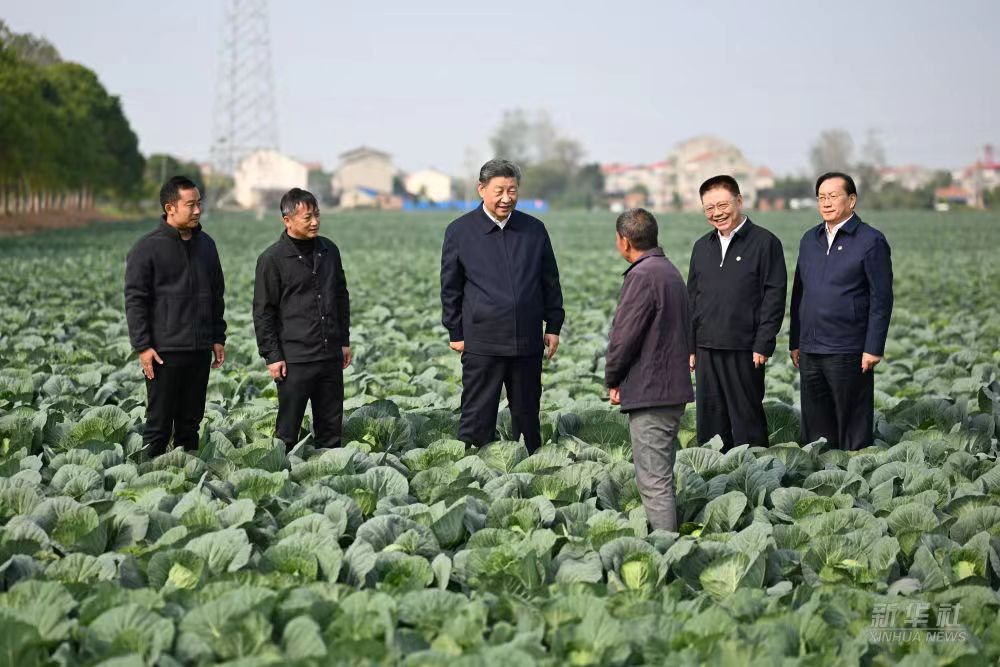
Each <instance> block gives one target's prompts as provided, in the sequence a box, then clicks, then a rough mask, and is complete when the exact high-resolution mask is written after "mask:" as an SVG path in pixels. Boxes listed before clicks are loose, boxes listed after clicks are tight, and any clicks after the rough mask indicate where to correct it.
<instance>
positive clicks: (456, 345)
mask: <svg viewBox="0 0 1000 667" xmlns="http://www.w3.org/2000/svg"><path fill="white" fill-rule="evenodd" d="M448 347H450V348H451V349H453V350H455V351H456V352H459V353H461V352H465V341H464V340H453V341H451V342H450V343H448Z"/></svg>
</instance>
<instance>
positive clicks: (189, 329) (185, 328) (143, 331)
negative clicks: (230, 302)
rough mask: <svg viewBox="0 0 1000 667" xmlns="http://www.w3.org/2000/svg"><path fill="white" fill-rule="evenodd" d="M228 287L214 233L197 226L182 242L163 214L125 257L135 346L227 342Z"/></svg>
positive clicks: (160, 348) (206, 346)
mask: <svg viewBox="0 0 1000 667" xmlns="http://www.w3.org/2000/svg"><path fill="white" fill-rule="evenodd" d="M225 291H226V284H225V280H224V279H223V277H222V265H221V264H220V262H219V253H218V251H217V250H216V248H215V241H213V240H212V237H211V236H209V235H208V234H206V233H205V232H203V231H202V229H201V225H198V227H197V228H196V229H195V230H194V231H193V232H192V233H191V240H190V241H187V242H185V241H182V240H181V236H180V234H179V233H178V232H177V230H176V229H174V228H173V227H171V226H170V225H168V224H167V221H166V216H163V217H162V218H161V220H160V224H159V225H158V226H157V227H156V229H154V230H153V231H151V232H149V233H148V234H146V235H145V236H143V237H142V238H141V239H139V240H138V241H136V243H135V245H133V246H132V249H131V250H129V252H128V256H127V257H126V259H125V320H126V321H127V322H128V336H129V342H131V344H132V348H133V349H134V350H135V351H137V352H142V351H143V350H146V349H148V348H150V347H152V348H155V349H156V351H157V352H181V351H196V350H210V349H212V345H213V344H214V343H220V344H223V345H224V344H225V342H226V320H225V319H223V315H224V313H225V309H226V304H225V299H224V295H225Z"/></svg>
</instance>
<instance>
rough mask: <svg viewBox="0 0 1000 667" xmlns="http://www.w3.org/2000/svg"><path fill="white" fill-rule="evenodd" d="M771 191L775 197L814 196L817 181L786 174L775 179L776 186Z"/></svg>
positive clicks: (797, 197)
mask: <svg viewBox="0 0 1000 667" xmlns="http://www.w3.org/2000/svg"><path fill="white" fill-rule="evenodd" d="M771 192H772V193H773V195H774V196H775V197H780V198H782V199H786V200H787V199H800V198H802V197H812V196H814V195H815V194H816V190H815V181H813V180H812V179H809V178H804V177H801V176H785V177H782V178H776V179H774V187H773V188H771Z"/></svg>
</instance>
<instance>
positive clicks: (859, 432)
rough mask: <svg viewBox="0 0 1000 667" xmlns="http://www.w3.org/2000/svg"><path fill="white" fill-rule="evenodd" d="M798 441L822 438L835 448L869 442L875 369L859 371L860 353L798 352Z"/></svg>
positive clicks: (862, 444)
mask: <svg viewBox="0 0 1000 667" xmlns="http://www.w3.org/2000/svg"><path fill="white" fill-rule="evenodd" d="M799 379H800V387H801V389H800V391H801V402H802V442H814V441H815V440H818V439H819V438H826V440H827V442H828V443H829V444H830V446H831V447H834V448H837V449H847V450H856V449H863V448H865V447H868V446H870V445H871V444H872V443H873V436H872V431H873V426H874V423H873V422H874V413H875V373H874V371H868V372H867V373H862V372H861V355H860V354H809V353H807V352H800V353H799Z"/></svg>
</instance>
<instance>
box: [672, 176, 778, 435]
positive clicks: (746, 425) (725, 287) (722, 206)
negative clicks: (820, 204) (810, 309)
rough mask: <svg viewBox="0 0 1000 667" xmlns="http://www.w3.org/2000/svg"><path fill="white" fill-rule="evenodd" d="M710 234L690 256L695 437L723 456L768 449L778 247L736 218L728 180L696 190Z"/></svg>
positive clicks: (734, 193)
mask: <svg viewBox="0 0 1000 667" xmlns="http://www.w3.org/2000/svg"><path fill="white" fill-rule="evenodd" d="M699 193H700V195H701V203H702V207H703V208H704V211H705V218H706V219H707V220H708V224H710V225H711V226H712V227H713V229H712V231H711V232H709V233H708V234H706V235H705V236H703V237H701V238H700V239H698V240H697V241H696V242H695V244H694V248H693V250H692V251H691V267H690V269H689V270H688V298H689V301H690V303H691V356H690V362H689V363H690V366H691V371H692V372H695V373H696V375H695V378H696V380H697V387H696V389H697V399H696V406H697V438H698V442H699V444H704V443H706V442H708V441H709V440H711V439H712V437H714V436H715V435H719V436H721V437H722V443H723V449H724V451H725V450H728V449H731V448H732V447H734V446H735V445H742V444H750V445H751V446H760V447H767V445H768V428H767V417H766V416H765V415H764V406H763V403H762V401H763V400H764V365H765V364H766V363H767V360H768V359H769V358H770V357H771V356H772V355H773V354H774V347H775V338H776V337H777V335H778V330H779V329H780V328H781V320H782V318H784V315H785V292H786V290H787V283H788V274H787V272H786V270H785V256H784V253H783V252H782V248H781V241H779V240H778V237H776V236H775V235H774V234H772V233H771V232H769V231H767V230H766V229H764V228H763V227H758V226H757V225H755V224H754V223H753V222H751V221H750V219H749V218H747V217H746V216H745V215H743V212H742V206H743V196H742V195H741V194H740V187H739V185H738V184H737V183H736V180H735V179H734V178H733V177H732V176H725V175H722V176H714V177H712V178H710V179H708V180H707V181H705V182H704V183H702V185H701V188H700V189H699Z"/></svg>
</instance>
